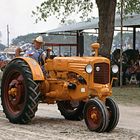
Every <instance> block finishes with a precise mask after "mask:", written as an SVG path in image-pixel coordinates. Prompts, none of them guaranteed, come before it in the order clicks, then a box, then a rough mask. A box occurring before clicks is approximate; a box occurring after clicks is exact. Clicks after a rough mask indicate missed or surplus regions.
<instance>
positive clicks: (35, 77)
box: [12, 57, 45, 81]
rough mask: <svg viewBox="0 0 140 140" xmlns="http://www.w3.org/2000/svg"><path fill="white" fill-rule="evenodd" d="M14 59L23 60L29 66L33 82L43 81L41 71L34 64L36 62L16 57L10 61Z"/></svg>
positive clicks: (37, 65) (36, 64) (28, 58)
mask: <svg viewBox="0 0 140 140" xmlns="http://www.w3.org/2000/svg"><path fill="white" fill-rule="evenodd" d="M16 59H21V60H24V61H25V62H26V63H27V64H28V65H29V67H30V69H31V72H32V76H33V80H35V81H43V80H45V78H44V74H43V72H42V69H41V67H40V65H39V64H38V63H37V62H36V60H34V59H32V58H30V57H16V58H15V59H13V60H12V61H14V60H16Z"/></svg>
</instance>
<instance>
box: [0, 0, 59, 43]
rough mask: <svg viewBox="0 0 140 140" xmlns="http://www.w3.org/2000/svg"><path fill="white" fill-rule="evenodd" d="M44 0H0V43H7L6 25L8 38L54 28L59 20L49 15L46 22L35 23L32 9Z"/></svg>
mask: <svg viewBox="0 0 140 140" xmlns="http://www.w3.org/2000/svg"><path fill="white" fill-rule="evenodd" d="M43 1H44V0H0V32H1V35H0V41H1V42H0V43H3V44H5V45H6V44H7V25H8V26H9V32H10V34H9V36H10V40H12V39H13V38H16V37H17V36H19V35H26V34H28V33H33V32H34V33H36V32H44V31H47V30H50V29H55V28H57V27H58V26H59V23H60V22H59V21H58V20H57V19H56V18H55V17H50V18H49V19H48V21H47V22H44V21H41V22H39V23H37V24H36V23H35V18H34V17H32V16H31V15H32V10H35V7H36V6H39V5H40V4H41V2H43Z"/></svg>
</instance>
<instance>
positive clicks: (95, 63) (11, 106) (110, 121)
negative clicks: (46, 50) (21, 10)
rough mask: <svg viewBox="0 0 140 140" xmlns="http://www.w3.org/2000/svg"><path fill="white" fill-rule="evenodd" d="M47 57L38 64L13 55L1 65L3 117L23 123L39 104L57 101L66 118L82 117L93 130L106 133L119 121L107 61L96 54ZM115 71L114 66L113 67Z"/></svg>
mask: <svg viewBox="0 0 140 140" xmlns="http://www.w3.org/2000/svg"><path fill="white" fill-rule="evenodd" d="M99 47H100V45H99V44H98V43H93V44H92V45H91V48H92V50H94V51H95V55H94V56H89V57H78V56H75V57H54V58H53V57H50V55H49V57H48V58H46V60H45V63H44V65H43V68H44V69H43V70H42V66H41V65H40V64H39V63H38V62H36V61H35V60H34V59H32V58H29V57H16V58H14V59H13V60H11V61H10V62H9V63H8V64H7V65H6V67H5V69H4V71H3V77H2V85H1V87H2V88H1V100H2V107H3V112H4V113H5V115H6V118H8V120H9V121H10V122H11V123H14V124H27V123H29V122H31V120H32V118H34V117H35V113H36V111H37V109H38V104H39V103H47V104H57V106H58V110H59V111H60V113H61V115H63V116H64V118H65V119H67V120H74V121H79V120H82V119H84V120H85V124H86V126H87V128H88V129H89V130H90V131H95V132H110V131H112V130H113V129H114V128H115V127H116V125H117V124H118V121H119V108H118V105H117V104H116V102H115V101H114V100H113V99H111V98H110V97H109V96H111V95H112V82H111V80H110V70H111V68H110V60H109V59H107V58H105V57H101V56H98V49H99ZM43 71H45V73H44V72H43ZM115 71H116V69H115Z"/></svg>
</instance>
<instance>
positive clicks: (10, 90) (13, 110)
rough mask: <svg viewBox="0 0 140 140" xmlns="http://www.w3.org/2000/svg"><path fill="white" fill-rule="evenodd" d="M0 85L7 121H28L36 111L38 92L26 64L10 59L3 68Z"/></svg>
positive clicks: (19, 122)
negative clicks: (0, 84)
mask: <svg viewBox="0 0 140 140" xmlns="http://www.w3.org/2000/svg"><path fill="white" fill-rule="evenodd" d="M1 87H2V89H1V100H2V106H3V112H4V113H5V115H6V117H7V118H8V119H9V121H10V122H12V123H18V124H26V123H28V122H30V121H31V119H32V118H33V117H34V116H35V112H36V111H37V107H38V103H39V96H40V92H39V85H38V84H37V83H36V82H35V81H33V78H32V73H31V70H30V68H29V66H28V64H27V63H26V62H24V61H23V60H20V59H16V60H13V61H11V62H10V63H9V64H8V65H7V66H6V68H5V70H4V73H3V77H2V86H1Z"/></svg>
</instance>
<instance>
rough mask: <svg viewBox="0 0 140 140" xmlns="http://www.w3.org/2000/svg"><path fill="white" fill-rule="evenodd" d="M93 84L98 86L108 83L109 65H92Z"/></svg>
mask: <svg viewBox="0 0 140 140" xmlns="http://www.w3.org/2000/svg"><path fill="white" fill-rule="evenodd" d="M94 82H95V83H99V84H107V83H109V64H107V63H97V64H95V65H94Z"/></svg>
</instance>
